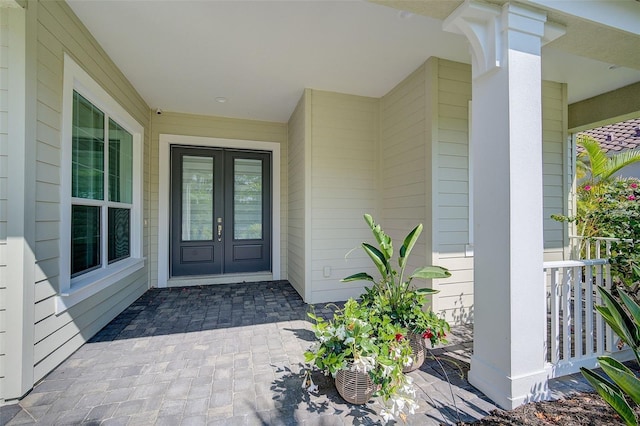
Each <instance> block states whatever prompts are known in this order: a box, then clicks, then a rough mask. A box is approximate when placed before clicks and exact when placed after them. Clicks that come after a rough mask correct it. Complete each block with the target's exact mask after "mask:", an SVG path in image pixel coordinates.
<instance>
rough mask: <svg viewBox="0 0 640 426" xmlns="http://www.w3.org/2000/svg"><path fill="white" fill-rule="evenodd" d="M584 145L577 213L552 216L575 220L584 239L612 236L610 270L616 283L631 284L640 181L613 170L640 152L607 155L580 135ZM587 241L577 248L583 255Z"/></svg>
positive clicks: (639, 247)
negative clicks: (624, 176) (621, 175)
mask: <svg viewBox="0 0 640 426" xmlns="http://www.w3.org/2000/svg"><path fill="white" fill-rule="evenodd" d="M578 143H579V144H580V145H582V146H583V147H584V151H583V153H582V154H581V155H580V156H579V159H578V165H579V167H578V169H579V171H581V173H580V175H579V185H578V188H577V190H576V198H577V202H576V210H577V211H576V215H575V216H573V217H569V216H563V215H552V216H551V217H552V218H553V219H555V220H558V221H561V222H575V223H576V232H577V234H578V235H579V236H582V237H584V238H585V240H586V241H588V240H589V239H594V238H601V237H606V238H614V239H615V241H612V242H611V256H610V263H611V272H612V275H613V277H614V279H615V280H616V282H617V283H624V284H626V285H627V286H631V285H632V284H634V283H638V282H639V281H640V180H638V179H636V178H620V177H615V176H614V173H616V172H617V171H619V170H621V169H622V168H624V167H626V166H627V165H629V164H633V163H635V162H638V161H640V151H626V152H623V153H620V154H617V155H614V156H611V157H608V156H607V155H606V154H605V152H604V151H603V150H602V149H601V148H600V146H599V145H598V143H597V142H596V141H595V140H593V139H591V138H581V139H580V140H579V141H578ZM586 241H583V242H582V244H581V246H580V247H579V251H580V254H581V256H583V257H584V256H586V254H587V253H586V252H585V250H586V244H585V243H586Z"/></svg>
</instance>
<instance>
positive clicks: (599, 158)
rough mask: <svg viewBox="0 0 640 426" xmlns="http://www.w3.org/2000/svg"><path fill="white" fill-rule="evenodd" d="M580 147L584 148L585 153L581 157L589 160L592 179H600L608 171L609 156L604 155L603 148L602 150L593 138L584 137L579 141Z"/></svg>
mask: <svg viewBox="0 0 640 426" xmlns="http://www.w3.org/2000/svg"><path fill="white" fill-rule="evenodd" d="M578 143H579V144H580V145H582V146H583V147H584V152H583V153H582V154H581V157H582V158H583V159H585V158H584V157H586V159H585V160H587V161H586V162H587V164H588V169H589V172H590V174H591V178H592V179H596V178H599V177H600V176H602V174H603V173H604V172H606V169H607V163H608V162H609V159H608V158H607V155H606V154H605V153H604V151H603V150H602V148H600V144H599V143H598V142H597V141H596V140H595V139H593V138H590V137H583V138H580V140H579V141H578Z"/></svg>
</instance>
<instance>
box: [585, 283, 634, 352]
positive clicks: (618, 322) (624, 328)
mask: <svg viewBox="0 0 640 426" xmlns="http://www.w3.org/2000/svg"><path fill="white" fill-rule="evenodd" d="M598 292H600V296H602V301H603V302H604V304H605V306H604V307H602V306H598V307H596V308H598V312H600V314H602V316H603V317H604V319H605V321H606V322H607V323H608V324H609V325H610V326H611V328H613V329H614V330H615V331H616V333H617V334H618V335H619V336H620V338H621V339H623V340H624V341H625V343H627V344H628V345H629V346H630V347H632V348H638V347H639V346H640V341H638V338H637V336H638V333H637V329H636V324H635V322H634V321H633V319H631V318H630V317H629V315H628V314H627V313H626V312H625V310H624V309H623V308H622V306H621V305H620V303H618V301H617V300H616V299H614V298H613V296H611V293H609V292H608V291H607V290H606V289H604V288H602V287H598ZM602 308H606V309H602Z"/></svg>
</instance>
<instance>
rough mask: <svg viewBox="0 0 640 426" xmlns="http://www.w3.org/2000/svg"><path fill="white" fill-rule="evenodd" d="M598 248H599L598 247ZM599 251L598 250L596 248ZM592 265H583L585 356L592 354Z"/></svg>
mask: <svg viewBox="0 0 640 426" xmlns="http://www.w3.org/2000/svg"><path fill="white" fill-rule="evenodd" d="M598 249H599V248H598ZM598 251H599V250H598ZM593 279H594V276H593V266H586V267H585V280H584V284H585V285H584V287H585V288H584V291H585V303H584V318H585V326H584V340H585V345H584V346H585V352H584V355H585V356H591V355H593Z"/></svg>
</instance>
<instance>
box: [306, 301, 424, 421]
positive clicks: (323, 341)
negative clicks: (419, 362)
mask: <svg viewBox="0 0 640 426" xmlns="http://www.w3.org/2000/svg"><path fill="white" fill-rule="evenodd" d="M308 315H309V317H311V318H312V319H313V320H315V325H313V331H314V333H315V336H316V339H317V342H316V343H315V344H314V345H313V346H312V347H311V348H310V349H309V350H308V351H306V352H305V354H304V356H305V361H306V362H308V363H312V364H313V365H315V366H316V367H317V368H319V369H320V370H322V371H324V372H325V374H331V376H333V377H335V376H336V373H337V372H338V371H339V370H341V369H347V368H349V369H354V370H357V371H360V372H363V373H367V374H369V377H370V378H371V380H372V381H373V383H374V384H375V385H376V392H375V393H374V395H377V396H381V397H382V399H383V401H385V403H388V407H387V411H386V412H385V415H386V416H389V415H390V413H392V414H393V415H399V416H401V417H402V416H403V415H404V413H403V410H404V409H407V410H413V409H415V408H416V402H415V400H414V398H415V390H414V389H413V386H412V384H411V383H412V382H411V379H410V378H409V377H407V376H405V374H404V373H403V372H402V369H403V368H404V367H405V366H407V365H411V362H412V360H411V347H410V346H409V340H408V339H406V338H405V336H406V333H407V330H406V329H404V328H402V327H400V326H398V325H397V324H395V323H394V322H393V321H391V319H390V318H389V317H387V316H378V315H376V314H375V313H374V312H373V311H372V310H371V309H369V308H368V307H367V306H364V305H362V304H360V303H358V302H357V301H355V300H353V299H349V300H348V301H347V302H346V303H345V305H344V308H342V309H337V310H336V312H335V313H334V315H333V319H332V320H329V321H326V320H324V319H323V318H321V317H318V316H316V315H314V314H313V313H309V314H308Z"/></svg>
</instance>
